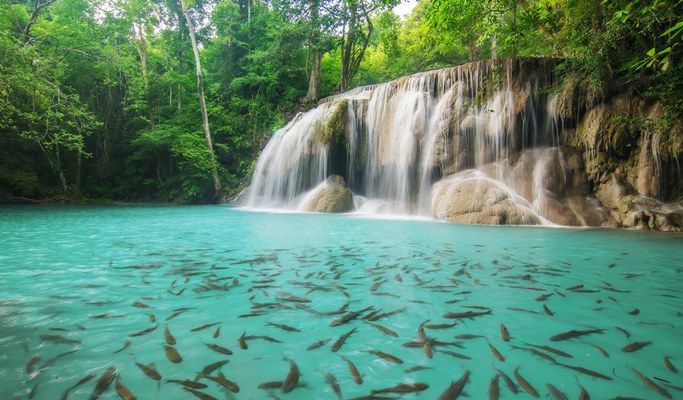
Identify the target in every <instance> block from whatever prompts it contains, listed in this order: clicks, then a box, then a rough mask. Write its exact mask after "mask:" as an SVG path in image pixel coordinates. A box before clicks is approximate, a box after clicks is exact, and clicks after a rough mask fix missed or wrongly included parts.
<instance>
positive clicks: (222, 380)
mask: <svg viewBox="0 0 683 400" xmlns="http://www.w3.org/2000/svg"><path fill="white" fill-rule="evenodd" d="M204 377H205V378H207V379H209V380H211V381H213V382H216V383H217V384H219V385H221V386H223V387H224V388H226V389H228V390H229V391H231V392H233V393H239V392H240V387H239V385H237V383H235V382H233V381H231V380H229V379H228V378H226V377H225V375H223V373H222V372H219V373H218V376H210V375H204Z"/></svg>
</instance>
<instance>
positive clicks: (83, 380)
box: [61, 372, 97, 400]
mask: <svg viewBox="0 0 683 400" xmlns="http://www.w3.org/2000/svg"><path fill="white" fill-rule="evenodd" d="M96 376H97V373H96V372H91V373H89V374H87V375H86V376H84V377H83V378H81V379H80V380H79V381H78V382H76V384H74V385H73V386H70V387H69V388H67V389H66V390H65V391H64V393H62V397H61V400H66V399H67V397H68V396H69V391H71V390H74V389H76V388H77V387H79V386H81V385H83V384H84V383H87V382H90V381H91V380H92V379H93V378H94V377H96Z"/></svg>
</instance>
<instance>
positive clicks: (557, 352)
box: [525, 343, 574, 358]
mask: <svg viewBox="0 0 683 400" xmlns="http://www.w3.org/2000/svg"><path fill="white" fill-rule="evenodd" d="M525 344H526V345H527V346H531V347H536V348H538V349H542V350H545V351H547V352H550V353H553V354H556V355H558V356H560V357H565V358H574V356H572V355H571V354H569V353H565V352H564V351H562V350H560V349H556V348H554V347H550V346H545V345H543V346H539V345H536V344H531V343H525Z"/></svg>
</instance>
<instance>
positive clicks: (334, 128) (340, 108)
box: [314, 100, 348, 145]
mask: <svg viewBox="0 0 683 400" xmlns="http://www.w3.org/2000/svg"><path fill="white" fill-rule="evenodd" d="M347 105H348V101H347V100H340V101H335V102H334V103H332V104H331V105H330V110H329V111H328V113H327V116H326V118H325V119H322V120H319V121H318V122H317V123H316V125H315V127H314V129H315V133H314V136H315V140H316V142H318V143H320V144H322V145H329V144H331V143H332V142H335V141H337V142H339V143H343V142H344V141H345V132H346V120H347V116H346V112H347Z"/></svg>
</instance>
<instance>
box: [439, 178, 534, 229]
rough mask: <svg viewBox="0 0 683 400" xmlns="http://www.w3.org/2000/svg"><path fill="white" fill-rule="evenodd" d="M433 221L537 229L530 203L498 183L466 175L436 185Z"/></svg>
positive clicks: (489, 179)
mask: <svg viewBox="0 0 683 400" xmlns="http://www.w3.org/2000/svg"><path fill="white" fill-rule="evenodd" d="M433 199H434V200H433V213H434V218H437V219H440V220H446V221H450V222H458V223H466V224H486V225H538V224H540V223H541V221H540V219H539V218H538V216H537V215H536V214H535V213H534V212H533V211H532V210H531V207H530V205H529V203H528V202H527V201H526V200H524V199H523V198H522V197H520V196H519V195H516V194H515V193H514V192H513V191H512V190H511V189H509V188H507V187H505V186H504V185H502V184H501V183H500V182H498V181H496V180H493V179H491V178H488V177H485V176H483V175H482V174H477V173H476V172H473V171H465V172H462V173H459V174H456V175H454V176H452V177H450V178H447V179H444V180H442V181H440V182H438V183H437V184H436V185H435V186H434V190H433Z"/></svg>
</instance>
